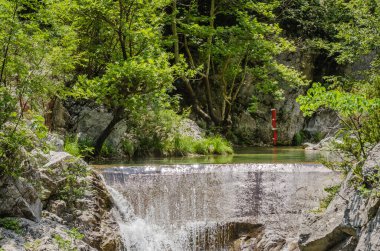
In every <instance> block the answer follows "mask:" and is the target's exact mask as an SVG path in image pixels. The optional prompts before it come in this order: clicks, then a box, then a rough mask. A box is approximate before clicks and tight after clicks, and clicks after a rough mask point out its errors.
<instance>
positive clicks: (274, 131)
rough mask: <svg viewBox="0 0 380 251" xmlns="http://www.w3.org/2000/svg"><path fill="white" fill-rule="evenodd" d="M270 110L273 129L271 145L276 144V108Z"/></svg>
mask: <svg viewBox="0 0 380 251" xmlns="http://www.w3.org/2000/svg"><path fill="white" fill-rule="evenodd" d="M271 112H272V131H273V145H274V146H275V145H277V126H276V109H271Z"/></svg>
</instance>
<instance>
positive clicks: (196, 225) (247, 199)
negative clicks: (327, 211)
mask: <svg viewBox="0 0 380 251" xmlns="http://www.w3.org/2000/svg"><path fill="white" fill-rule="evenodd" d="M103 176H104V178H105V180H106V182H107V184H108V186H109V187H108V189H109V191H110V193H111V195H112V198H113V200H114V204H115V206H116V209H117V210H115V211H114V213H115V217H116V218H117V221H118V224H119V226H120V229H121V232H122V235H123V236H122V237H123V241H124V245H125V248H126V250H136V251H156V250H157V251H177V250H178V251H180V250H228V247H229V245H230V244H231V241H233V240H234V239H236V238H239V236H240V235H239V234H240V232H239V231H241V230H239V227H237V226H235V225H233V224H232V225H231V224H229V223H228V222H246V223H250V224H264V225H265V227H266V228H267V229H274V230H275V231H278V232H281V231H283V232H285V234H287V233H289V234H291V233H296V232H297V227H298V226H299V221H300V214H301V212H302V210H310V209H312V208H314V207H316V206H318V204H319V198H321V197H323V194H324V192H323V187H325V186H327V185H331V184H332V183H334V182H337V181H338V179H337V178H336V176H335V175H334V174H333V173H332V172H331V171H329V170H327V169H325V168H323V167H322V166H320V165H290V164H286V165H281V164H270V165H269V164H268V165H264V164H239V165H236V164H233V165H183V166H181V165H177V166H146V167H139V168H137V167H136V168H130V167H128V168H126V167H120V168H111V169H108V170H105V171H104V172H103ZM334 177H335V178H334ZM332 178H334V179H335V181H332ZM235 235H236V236H235Z"/></svg>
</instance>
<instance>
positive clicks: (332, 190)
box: [320, 185, 341, 210]
mask: <svg viewBox="0 0 380 251" xmlns="http://www.w3.org/2000/svg"><path fill="white" fill-rule="evenodd" d="M340 187H341V185H336V186H330V187H326V188H325V189H324V190H325V191H326V192H327V196H326V198H324V199H322V200H321V201H320V208H321V209H322V210H324V209H326V208H327V207H328V206H329V205H330V202H331V201H332V200H333V199H334V197H335V195H336V194H337V193H338V192H339V190H340Z"/></svg>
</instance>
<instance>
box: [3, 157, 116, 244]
mask: <svg viewBox="0 0 380 251" xmlns="http://www.w3.org/2000/svg"><path fill="white" fill-rule="evenodd" d="M33 156H36V157H35V158H31V159H30V160H33V161H34V160H37V162H38V163H34V164H33V165H32V166H31V173H34V174H37V175H35V179H37V180H36V182H35V183H36V184H35V186H38V190H41V192H40V193H39V194H38V193H37V192H36V189H35V188H34V186H33V185H32V181H30V180H27V179H25V178H19V179H14V178H11V177H8V178H4V177H3V178H2V179H0V198H1V202H2V203H0V213H1V215H8V216H18V217H22V218H19V220H20V221H21V223H22V235H19V234H16V233H14V232H12V231H10V230H6V229H2V228H0V235H1V236H2V238H0V247H2V248H4V249H5V250H25V245H26V246H28V245H32V247H33V249H32V250H45V251H46V250H47V251H56V250H59V248H58V240H57V238H62V239H63V240H65V241H69V242H70V243H71V244H70V245H71V246H72V247H75V248H77V250H105V251H112V250H122V244H121V239H120V236H119V227H118V225H117V223H116V222H115V220H114V218H113V216H112V214H111V209H112V202H111V199H110V195H109V194H108V191H107V189H106V187H105V184H104V182H103V180H102V178H101V177H100V176H99V175H98V174H97V173H95V172H94V171H93V170H92V169H91V168H90V167H88V166H87V164H86V163H85V162H84V161H83V160H81V159H78V158H75V157H73V156H71V155H70V154H68V153H65V152H50V153H49V154H48V155H43V154H41V153H39V152H38V151H36V152H35V153H34V154H33ZM37 157H38V158H37ZM83 166H86V167H87V168H88V172H89V173H88V176H86V177H84V178H83V177H82V178H78V179H77V183H78V184H76V185H82V188H83V189H84V195H83V196H82V197H80V198H75V197H74V198H73V200H72V201H70V202H67V201H63V200H61V199H58V197H57V196H56V195H58V194H59V192H60V190H61V189H62V185H63V184H64V183H65V180H66V177H65V170H67V169H68V168H69V167H71V168H76V167H77V168H80V167H83ZM73 196H74V195H73ZM40 198H41V199H40ZM41 200H42V202H43V203H44V208H45V209H46V210H44V211H42V203H41ZM41 215H42V217H41ZM28 219H31V220H33V221H36V222H33V221H30V220H28ZM74 227H75V228H77V229H78V231H79V232H81V233H82V234H84V238H83V240H75V239H73V237H72V235H70V232H69V231H70V230H71V229H73V228H74ZM56 236H58V237H56Z"/></svg>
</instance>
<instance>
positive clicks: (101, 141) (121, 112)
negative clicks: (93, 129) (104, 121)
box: [93, 107, 124, 157]
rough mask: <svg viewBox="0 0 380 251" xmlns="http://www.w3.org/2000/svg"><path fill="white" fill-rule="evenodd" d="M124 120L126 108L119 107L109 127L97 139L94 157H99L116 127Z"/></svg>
mask: <svg viewBox="0 0 380 251" xmlns="http://www.w3.org/2000/svg"><path fill="white" fill-rule="evenodd" d="M123 119H124V108H123V107H117V108H116V109H115V110H114V112H113V118H112V120H111V121H110V123H109V124H108V125H107V127H106V128H105V129H104V130H103V132H102V133H101V134H100V135H99V137H98V138H97V139H96V142H95V149H94V154H93V155H94V157H97V156H99V154H100V152H101V150H102V147H103V144H104V142H105V141H106V139H107V138H108V136H109V135H110V134H111V132H112V131H113V129H114V127H115V125H116V124H117V123H119V122H120V121H122V120H123Z"/></svg>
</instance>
